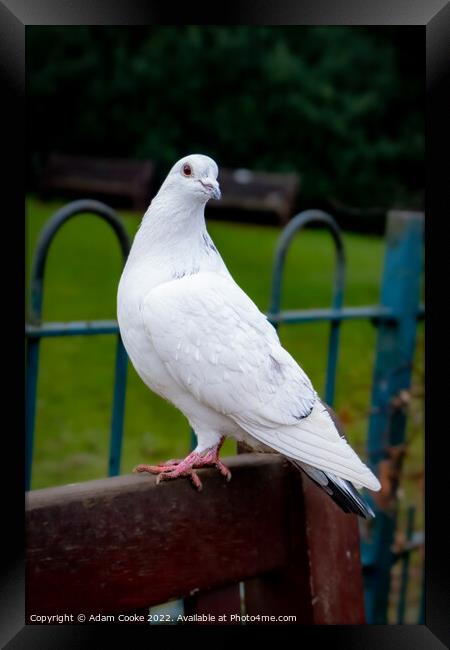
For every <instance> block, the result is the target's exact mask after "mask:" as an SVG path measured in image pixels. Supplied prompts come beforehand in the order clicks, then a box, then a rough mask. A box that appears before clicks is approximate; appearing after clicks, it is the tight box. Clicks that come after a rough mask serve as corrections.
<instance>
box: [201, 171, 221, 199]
mask: <svg viewBox="0 0 450 650" xmlns="http://www.w3.org/2000/svg"><path fill="white" fill-rule="evenodd" d="M200 183H201V184H202V185H203V187H204V188H205V189H207V190H208V191H209V192H210V194H211V198H213V199H216V200H219V199H220V197H221V196H222V193H221V191H220V187H219V183H218V182H217V181H216V179H215V178H211V176H208V177H207V178H204V179H202V180H201V181H200Z"/></svg>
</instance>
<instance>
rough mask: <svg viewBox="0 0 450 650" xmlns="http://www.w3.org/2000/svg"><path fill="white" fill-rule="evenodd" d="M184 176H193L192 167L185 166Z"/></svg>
mask: <svg viewBox="0 0 450 650" xmlns="http://www.w3.org/2000/svg"><path fill="white" fill-rule="evenodd" d="M183 176H192V167H191V166H190V165H187V164H186V165H183Z"/></svg>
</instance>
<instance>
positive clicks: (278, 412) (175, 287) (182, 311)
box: [142, 273, 316, 427]
mask: <svg viewBox="0 0 450 650" xmlns="http://www.w3.org/2000/svg"><path fill="white" fill-rule="evenodd" d="M142 316H143V319H144V325H145V329H146V331H147V333H148V335H149V336H150V338H151V339H152V342H153V344H154V347H155V349H156V351H157V353H158V355H159V356H160V358H161V359H162V361H163V362H164V364H165V366H166V368H167V370H168V371H169V373H170V374H171V376H172V377H173V378H174V380H175V381H176V382H177V383H178V384H179V385H181V386H183V387H184V388H185V389H186V390H188V391H189V392H191V393H192V394H193V395H194V396H195V397H196V398H197V399H198V400H199V401H200V402H202V403H204V404H206V405H208V406H209V407H211V408H213V409H214V410H216V411H218V412H219V413H222V414H224V415H228V416H232V417H234V418H235V419H236V421H238V422H239V423H240V422H241V421H242V422H244V421H245V422H246V423H247V424H248V426H255V427H259V426H261V427H278V426H280V425H289V424H295V423H296V422H298V421H299V420H300V419H301V418H303V417H305V416H306V415H308V414H309V413H310V412H311V409H312V407H313V404H314V402H315V400H316V394H315V391H314V389H313V387H312V386H311V382H310V380H309V379H308V377H307V376H306V374H305V373H304V372H303V370H302V369H301V368H300V367H299V366H298V365H297V363H296V362H295V361H294V359H293V358H292V357H291V356H290V354H289V353H288V352H287V351H286V350H284V349H283V348H282V347H281V345H280V342H279V339H278V336H277V333H276V331H275V329H274V328H273V326H272V325H271V324H270V323H269V321H268V320H267V319H266V317H265V316H264V314H262V313H261V312H260V311H259V309H258V308H257V307H256V305H255V304H254V303H253V302H252V301H251V300H250V298H249V297H248V296H247V295H246V294H245V293H244V292H243V291H242V290H241V289H240V288H239V287H238V285H237V284H236V283H235V282H234V281H233V280H232V279H231V278H229V277H227V276H225V275H224V276H222V275H219V274H217V273H198V274H195V275H191V276H187V277H184V278H181V279H179V280H174V281H172V282H168V283H166V284H163V285H159V286H158V287H157V288H156V289H153V290H152V291H150V292H149V293H148V294H147V296H146V298H145V300H144V303H143V305H142Z"/></svg>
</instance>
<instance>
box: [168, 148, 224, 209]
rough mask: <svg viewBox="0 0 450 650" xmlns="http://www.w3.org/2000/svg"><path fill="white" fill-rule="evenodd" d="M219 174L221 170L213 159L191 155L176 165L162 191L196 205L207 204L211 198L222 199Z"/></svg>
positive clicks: (200, 155)
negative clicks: (218, 179)
mask: <svg viewBox="0 0 450 650" xmlns="http://www.w3.org/2000/svg"><path fill="white" fill-rule="evenodd" d="M218 173H219V169H218V167H217V165H216V163H215V162H214V160H213V159H212V158H209V157H208V156H204V155H202V154H191V155H190V156H185V157H184V158H181V160H179V161H178V162H176V163H175V165H174V166H173V167H172V169H171V170H170V172H169V174H168V176H167V178H166V180H165V181H164V183H163V185H162V186H161V190H164V191H170V192H173V193H176V194H178V196H180V197H183V198H184V199H185V200H186V201H192V202H196V203H206V201H208V199H211V198H212V199H220V196H221V194H220V188H219V183H218V182H217V174H218Z"/></svg>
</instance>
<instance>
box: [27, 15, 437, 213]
mask: <svg viewBox="0 0 450 650" xmlns="http://www.w3.org/2000/svg"><path fill="white" fill-rule="evenodd" d="M423 51H424V34H423V29H422V28H416V27H399V28H387V27H375V28H374V27H372V28H368V27H293V26H292V27H246V26H235V27H199V26H185V27H171V26H169V27H148V28H123V27H32V28H28V30H27V65H28V69H27V83H28V126H29V132H28V142H29V148H30V163H31V164H30V172H31V173H30V175H29V182H30V184H32V179H33V175H34V173H35V172H36V170H38V168H39V166H40V165H41V164H42V162H43V160H45V157H46V156H47V154H48V153H49V152H50V151H52V150H59V151H64V152H69V153H80V154H92V155H101V156H125V157H137V158H151V159H153V160H155V161H156V163H157V164H158V165H159V166H160V167H159V168H160V172H161V173H162V174H165V173H166V172H167V169H168V167H170V166H171V165H172V164H173V162H174V161H175V160H177V159H178V158H179V157H180V156H182V155H185V154H186V153H191V152H196V151H198V152H203V153H207V154H209V155H211V156H213V157H214V158H216V159H217V161H218V162H219V164H220V165H222V166H230V167H249V168H254V169H261V170H269V171H277V170H279V171H288V170H289V171H290V170H296V171H298V172H299V173H300V174H301V175H302V178H303V185H302V202H304V203H305V204H308V205H309V206H310V205H311V204H314V205H318V204H323V203H324V201H327V202H329V203H330V204H332V205H335V206H337V207H339V206H340V209H341V210H343V211H345V210H346V207H345V206H353V207H354V208H357V209H363V212H362V214H364V210H366V209H367V208H371V209H372V216H373V214H375V215H377V214H378V212H379V210H375V212H373V208H374V207H375V208H380V209H381V210H383V209H385V208H387V207H391V206H393V205H397V206H401V207H408V208H409V207H416V208H417V207H421V204H422V187H423V173H422V172H423V169H422V164H423V149H424V135H423V133H424V132H423V74H422V73H423V69H422V67H423V63H422V62H423ZM343 206H344V207H343ZM367 214H368V215H369V216H370V214H371V213H370V212H368V213H367ZM357 217H358V218H359V216H358V213H357Z"/></svg>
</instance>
